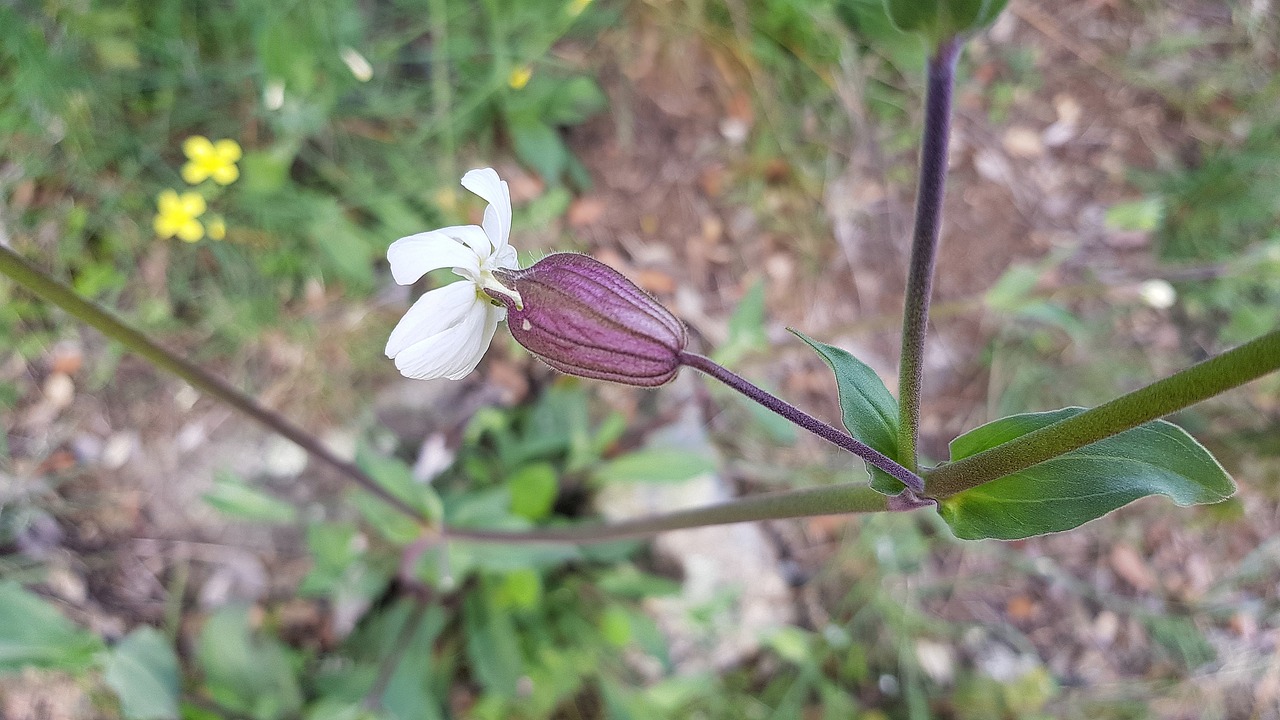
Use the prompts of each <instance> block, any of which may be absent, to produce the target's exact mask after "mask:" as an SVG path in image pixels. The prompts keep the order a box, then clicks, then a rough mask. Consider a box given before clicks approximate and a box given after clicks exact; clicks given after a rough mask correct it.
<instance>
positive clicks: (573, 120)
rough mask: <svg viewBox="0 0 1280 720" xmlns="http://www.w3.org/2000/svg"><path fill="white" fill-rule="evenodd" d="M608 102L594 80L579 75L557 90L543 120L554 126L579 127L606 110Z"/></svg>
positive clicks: (562, 84)
mask: <svg viewBox="0 0 1280 720" xmlns="http://www.w3.org/2000/svg"><path fill="white" fill-rule="evenodd" d="M608 102H609V101H608V98H606V97H605V94H604V91H603V90H601V89H600V85H599V84H597V83H596V81H595V79H594V78H591V77H588V76H586V75H578V76H577V77H573V78H570V79H568V80H566V81H565V82H563V83H561V84H560V86H559V87H557V88H556V90H555V92H554V93H553V94H552V95H551V99H550V102H549V103H548V105H547V110H546V114H544V115H543V119H544V120H546V121H547V122H548V123H550V124H552V125H577V124H578V123H581V122H582V121H584V120H586V119H587V118H589V117H591V116H592V115H595V114H596V113H598V112H600V111H601V110H604V109H605V106H606V105H608Z"/></svg>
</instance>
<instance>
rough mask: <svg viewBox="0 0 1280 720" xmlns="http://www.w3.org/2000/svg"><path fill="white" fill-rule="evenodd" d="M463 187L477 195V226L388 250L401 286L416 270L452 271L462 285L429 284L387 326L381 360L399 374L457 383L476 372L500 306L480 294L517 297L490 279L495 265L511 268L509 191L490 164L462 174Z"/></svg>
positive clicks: (403, 241) (416, 238) (412, 239)
mask: <svg viewBox="0 0 1280 720" xmlns="http://www.w3.org/2000/svg"><path fill="white" fill-rule="evenodd" d="M462 186H463V187H464V188H466V189H468V190H470V191H471V192H473V193H475V194H476V195H479V196H480V197H482V198H484V200H485V201H487V202H488V203H489V207H487V208H485V211H484V227H476V226H475V225H456V226H453V227H447V228H442V229H440V230H432V231H430V232H424V233H418V234H417V235H410V236H409V237H405V238H400V239H399V240H397V241H395V242H394V243H392V244H391V247H390V248H388V249H387V260H388V261H389V262H390V263H391V274H392V276H393V277H394V278H395V280H396V282H397V283H399V284H401V285H412V284H413V283H415V282H417V281H418V279H419V278H421V277H422V276H423V275H425V274H427V273H429V272H431V271H432V270H439V269H440V268H453V271H454V272H455V273H457V274H458V275H461V276H462V277H463V278H465V280H464V281H462V282H456V283H453V284H451V285H445V286H444V287H441V288H436V289H435V290H432V291H430V292H428V293H427V294H425V295H423V296H422V297H420V298H418V301H417V302H415V303H414V304H413V307H411V308H409V312H407V313H405V315H404V317H403V318H401V319H400V323H399V324H398V325H396V327H395V329H394V330H392V331H391V337H390V338H389V339H388V340H387V357H389V358H393V359H394V360H395V361H396V367H397V368H398V369H399V370H400V372H401V373H402V374H403V375H404V376H405V377H411V378H417V379H431V378H448V379H450V380H460V379H462V378H463V377H465V376H466V375H467V374H468V373H470V372H471V371H472V370H474V369H475V367H476V365H478V364H479V363H480V358H481V357H482V356H483V355H484V351H485V350H486V349H487V348H488V347H489V341H491V340H492V339H493V333H494V331H495V330H496V329H497V327H498V323H499V322H500V321H501V320H503V319H504V318H505V317H506V315H507V311H506V308H503V307H500V306H498V305H496V304H494V302H493V301H492V300H491V299H490V298H489V296H488V295H486V294H485V293H484V291H485V290H492V291H495V292H498V293H502V294H504V295H507V296H510V297H512V298H513V299H515V301H516V303H517V306H519V305H520V304H521V300H520V297H519V295H518V294H516V293H515V291H513V290H511V289H509V288H506V287H504V286H503V285H502V284H501V283H499V282H498V281H497V279H496V278H494V276H493V271H494V270H497V269H499V268H501V269H505V270H517V269H519V265H518V264H517V261H516V251H515V248H513V247H511V246H510V245H509V244H508V243H507V240H508V238H509V237H510V234H511V193H510V191H509V190H508V189H507V183H506V182H504V181H502V180H500V179H498V173H496V172H494V171H493V169H492V168H483V169H480V170H472V171H470V172H468V173H467V174H466V175H463V176H462Z"/></svg>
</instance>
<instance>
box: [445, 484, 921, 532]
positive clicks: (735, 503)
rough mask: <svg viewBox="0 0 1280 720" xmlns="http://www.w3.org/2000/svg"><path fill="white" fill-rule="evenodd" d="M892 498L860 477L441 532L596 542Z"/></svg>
mask: <svg viewBox="0 0 1280 720" xmlns="http://www.w3.org/2000/svg"><path fill="white" fill-rule="evenodd" d="M892 500H893V498H890V497H886V496H884V495H881V494H880V493H878V492H876V491H875V490H872V489H871V488H870V487H869V486H867V485H866V484H864V483H844V484H840V485H825V486H822V487H816V488H806V489H803V490H788V491H785V492H776V493H766V494H764V495H753V496H751V497H746V498H741V499H738V500H732V501H729V502H725V503H720V504H718V505H710V506H707V507H702V508H694V509H692V510H680V511H677V512H672V513H665V514H662V515H653V516H651V517H643V518H637V519H635V520H625V521H623V522H617V523H610V524H608V525H578V526H574V527H567V528H546V529H541V530H529V531H523V532H522V531H506V530H481V529H471V528H458V527H450V528H449V529H448V530H446V531H445V533H446V537H447V538H448V539H451V540H478V541H486V542H495V541H496V542H522V543H523V542H538V543H560V544H572V543H597V542H607V541H610V540H625V539H627V538H638V537H645V536H647V535H656V534H658V533H660V532H666V531H668V530H681V529H684V528H693V527H705V526H708V525H728V524H730V523H740V522H751V521H753V520H782V519H785V518H797V517H813V516H816V515H839V514H842V513H869V512H884V511H886V510H889V509H890V508H889V502H890V501H892ZM903 509H908V508H903Z"/></svg>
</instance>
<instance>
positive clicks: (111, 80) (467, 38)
mask: <svg viewBox="0 0 1280 720" xmlns="http://www.w3.org/2000/svg"><path fill="white" fill-rule="evenodd" d="M585 7H586V5H585V4H582V3H567V4H565V5H563V6H560V5H556V6H547V5H541V4H529V3H521V2H511V1H510V0H491V1H490V2H486V3H482V4H481V5H480V6H474V5H472V4H470V3H460V2H447V1H446V0H419V1H417V2H401V3H376V4H372V5H368V6H360V5H358V4H356V3H352V2H349V0H324V1H323V2H309V3H295V4H286V5H281V4H279V3H272V2H260V1H256V0H246V1H244V2H235V3H218V4H208V3H198V2H179V1H176V0H175V1H173V2H162V3H152V2H132V1H127V0H119V1H107V0H103V1H101V2H50V3H40V4H36V3H7V4H5V5H4V6H3V7H0V51H2V52H3V56H2V57H3V60H2V61H0V168H2V169H3V172H0V198H3V199H4V203H5V207H6V209H7V212H6V214H5V222H6V224H7V230H8V232H9V234H10V235H11V236H12V242H13V243H14V244H15V245H16V246H17V247H19V248H21V249H23V250H24V251H26V252H28V253H31V254H34V255H36V256H37V257H38V259H39V261H40V262H41V263H42V264H44V265H45V266H46V267H49V268H50V269H51V270H52V271H53V273H54V274H55V275H57V276H59V277H64V278H68V279H69V280H71V281H72V282H73V283H74V285H75V287H76V289H77V290H78V291H79V292H81V293H82V294H84V295H86V296H89V297H92V298H95V299H97V300H99V301H102V302H104V303H106V304H108V305H112V306H118V307H119V308H120V309H121V310H124V311H126V312H128V313H129V314H131V315H132V316H133V318H134V319H135V320H136V321H139V322H140V323H141V324H142V325H143V326H144V327H146V328H147V329H149V330H153V331H155V330H161V331H164V330H176V329H180V328H191V327H192V326H194V327H195V328H198V329H199V330H200V331H201V332H202V334H212V335H214V336H215V338H217V339H218V340H220V341H221V343H220V344H223V343H230V344H231V347H234V346H236V345H237V344H239V343H240V342H243V341H244V340H247V339H249V338H251V337H253V336H254V334H255V332H256V328H259V327H261V326H263V325H267V324H271V323H273V322H274V321H275V320H276V319H277V318H278V317H279V315H280V312H281V310H280V308H281V307H282V301H283V303H285V304H286V306H287V303H289V302H290V301H292V300H294V299H295V298H297V297H299V295H300V293H301V291H302V288H303V286H304V284H305V282H306V281H307V280H308V279H319V280H322V281H323V282H325V283H326V284H329V285H341V286H343V287H345V288H346V290H347V291H348V292H349V293H355V294H364V293H368V292H369V291H371V290H372V289H373V288H374V286H375V268H376V267H377V265H378V262H379V259H380V258H381V256H382V254H383V252H384V250H385V247H386V245H387V243H388V242H389V240H390V239H394V238H396V237H400V236H403V235H408V234H411V233H413V232H418V231H421V230H422V229H423V228H425V227H438V226H441V225H448V224H453V223H455V222H457V221H465V218H466V217H467V211H466V207H465V206H463V205H461V204H460V202H459V200H460V198H459V197H458V196H459V195H460V192H459V191H457V190H456V183H457V178H458V177H460V176H461V174H462V173H461V171H462V170H464V169H465V168H460V167H457V166H456V165H457V164H458V162H459V161H458V159H457V152H458V149H459V148H460V147H461V146H462V145H463V144H464V143H465V144H467V145H468V146H470V145H472V144H478V145H479V146H480V147H482V148H486V147H489V146H492V145H494V144H495V143H497V142H500V141H502V140H504V139H505V140H506V141H508V142H510V143H511V144H512V146H513V149H514V150H515V152H516V155H517V157H519V158H520V159H521V160H522V161H523V162H524V163H525V164H526V165H527V166H528V167H530V168H531V169H532V170H534V171H535V172H537V173H539V174H541V175H543V179H544V180H545V181H546V182H548V183H550V184H558V183H559V182H561V181H562V180H563V179H566V178H568V179H569V180H570V181H572V182H574V183H575V184H577V185H579V186H585V185H587V184H589V182H590V181H589V178H587V177H586V173H585V171H583V170H582V168H581V166H580V165H579V164H578V163H577V161H576V160H575V159H574V158H573V156H572V154H571V153H570V152H569V151H568V150H567V148H566V147H565V146H564V143H563V141H562V140H561V138H560V135H559V128H561V127H563V126H566V125H572V124H576V123H580V122H582V121H583V120H584V119H586V118H587V117H588V116H590V115H592V114H594V113H596V112H598V111H599V110H601V109H602V108H603V106H604V102H605V99H604V95H603V93H602V92H601V90H600V89H599V87H598V86H597V85H596V83H595V81H594V79H592V78H591V77H590V76H588V75H584V74H582V73H580V72H579V71H577V70H576V69H575V68H573V67H571V66H569V65H568V64H567V63H565V62H564V61H562V60H560V59H558V58H557V57H555V56H553V55H551V54H550V53H549V49H550V48H551V46H552V44H553V43H555V42H557V41H559V40H562V39H565V38H571V37H573V36H574V35H575V34H578V35H582V34H583V33H587V34H588V36H589V33H590V32H592V30H593V29H596V28H599V27H601V26H602V25H603V24H605V23H608V22H610V14H609V12H608V11H604V12H595V11H584V8H585ZM548 9H551V10H553V11H552V12H548ZM517 67H527V68H528V70H529V72H530V73H531V75H530V78H531V79H529V80H527V81H526V82H524V83H521V84H520V86H519V87H516V86H515V85H514V84H513V83H511V82H509V78H510V76H511V73H512V71H513V70H514V69H516V68H517ZM192 135H204V136H208V137H211V138H230V139H233V140H237V141H238V142H239V143H240V144H241V145H242V146H243V147H244V149H245V154H244V157H243V159H242V160H241V163H240V170H241V178H240V179H239V180H238V181H237V182H235V183H233V184H231V185H229V186H227V187H226V188H212V189H206V190H205V192H206V194H208V195H209V199H210V203H211V204H213V203H216V204H217V205H218V206H219V208H220V209H221V212H222V215H224V216H225V222H226V225H227V227H228V231H227V239H226V240H225V241H223V242H214V241H209V240H206V241H203V242H202V243H201V244H200V245H198V246H195V247H188V246H184V245H183V244H181V243H173V242H172V241H160V240H158V239H157V238H156V237H155V236H154V233H153V232H152V229H151V218H152V215H153V214H154V212H155V198H156V196H157V194H158V193H159V192H160V191H161V190H163V189H165V188H182V187H183V184H182V181H181V180H180V178H179V176H178V167H179V166H180V165H181V153H180V146H181V144H182V141H183V140H184V139H185V138H186V137H188V136H192ZM168 245H172V246H173V247H167V246H168ZM149 259H150V261H151V262H160V263H162V265H163V267H162V268H159V269H161V270H162V272H163V285H162V286H160V287H155V286H153V285H152V282H147V283H144V284H139V283H138V282H137V280H138V279H139V278H138V277H137V274H138V272H139V268H140V267H145V266H146V264H147V262H148V260H149ZM0 292H5V293H8V292H11V291H10V290H9V289H7V288H5V289H3V290H0ZM9 300H10V299H9V298H7V297H0V301H4V302H2V303H0V305H2V306H3V308H4V309H3V312H2V313H0V341H4V344H8V341H9V340H10V339H11V338H15V337H21V338H22V343H24V344H30V343H33V342H38V335H36V336H33V335H31V334H30V333H15V332H14V324H15V323H16V322H17V321H19V320H22V321H23V322H24V325H34V326H36V328H38V327H39V326H40V324H41V322H42V318H43V314H42V313H41V311H39V310H37V309H33V308H26V307H23V305H22V304H21V301H20V300H16V301H14V302H9ZM28 329H33V328H28ZM13 342H17V340H13Z"/></svg>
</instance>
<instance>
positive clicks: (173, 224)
mask: <svg viewBox="0 0 1280 720" xmlns="http://www.w3.org/2000/svg"><path fill="white" fill-rule="evenodd" d="M156 209H157V210H159V212H158V213H156V218H155V221H154V222H153V225H154V226H155V229H156V235H159V236H160V237H161V238H171V237H173V236H174V235H177V236H178V239H179V240H183V241H185V242H195V241H197V240H199V239H200V238H202V237H204V226H203V225H201V224H200V221H199V220H197V219H196V218H198V217H200V216H201V215H202V214H204V211H205V204H204V198H203V197H201V195H200V193H194V192H186V193H182V194H181V195H179V194H178V193H177V192H175V191H173V190H165V191H164V192H162V193H160V195H159V196H158V197H157V198H156Z"/></svg>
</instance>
